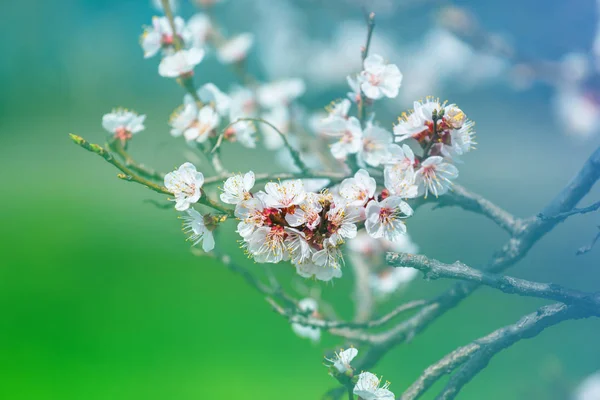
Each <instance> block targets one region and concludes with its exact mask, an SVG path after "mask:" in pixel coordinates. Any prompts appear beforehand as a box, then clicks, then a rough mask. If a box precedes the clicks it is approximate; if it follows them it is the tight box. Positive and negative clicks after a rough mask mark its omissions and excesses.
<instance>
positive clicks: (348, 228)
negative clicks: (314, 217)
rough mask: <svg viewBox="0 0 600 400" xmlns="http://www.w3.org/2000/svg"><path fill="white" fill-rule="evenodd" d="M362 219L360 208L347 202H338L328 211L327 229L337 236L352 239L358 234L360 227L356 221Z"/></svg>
mask: <svg viewBox="0 0 600 400" xmlns="http://www.w3.org/2000/svg"><path fill="white" fill-rule="evenodd" d="M360 219H361V215H360V208H359V207H355V206H349V205H345V204H336V206H335V207H332V208H331V209H330V210H329V211H328V212H327V220H328V221H329V225H328V226H327V229H328V230H329V232H330V233H332V234H335V235H336V238H341V239H352V238H353V237H355V236H356V232H357V231H358V228H357V227H356V223H357V222H359V221H360Z"/></svg>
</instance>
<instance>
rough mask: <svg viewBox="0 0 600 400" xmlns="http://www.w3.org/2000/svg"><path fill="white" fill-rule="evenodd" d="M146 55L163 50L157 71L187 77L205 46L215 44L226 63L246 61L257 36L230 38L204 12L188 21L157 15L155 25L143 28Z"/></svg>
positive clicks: (191, 73)
mask: <svg viewBox="0 0 600 400" xmlns="http://www.w3.org/2000/svg"><path fill="white" fill-rule="evenodd" d="M140 43H141V45H142V49H143V50H144V57H146V58H149V57H153V56H155V55H156V54H159V53H160V54H161V57H162V58H161V62H160V64H159V67H158V72H159V74H160V75H161V76H164V77H167V78H185V77H189V76H191V75H193V72H194V68H195V67H196V65H198V64H199V63H200V62H201V61H202V60H203V58H204V55H205V53H206V49H207V47H209V46H213V47H214V48H215V50H216V54H217V58H218V60H219V61H220V62H221V63H223V64H233V63H239V62H242V61H244V59H245V58H246V56H247V55H248V52H249V51H250V49H251V48H252V46H253V44H254V36H253V35H252V34H250V33H242V34H239V35H237V36H234V37H232V38H229V39H225V38H224V37H222V35H221V34H220V32H219V31H218V29H216V27H215V26H213V23H212V22H211V19H210V18H209V17H208V16H207V15H204V14H201V13H199V14H196V15H194V16H192V17H191V18H190V19H189V20H188V21H187V22H186V21H184V20H183V18H181V17H174V18H173V24H171V23H170V21H169V19H168V18H167V17H154V18H153V19H152V25H150V26H147V27H145V28H144V32H143V34H142V36H141V38H140Z"/></svg>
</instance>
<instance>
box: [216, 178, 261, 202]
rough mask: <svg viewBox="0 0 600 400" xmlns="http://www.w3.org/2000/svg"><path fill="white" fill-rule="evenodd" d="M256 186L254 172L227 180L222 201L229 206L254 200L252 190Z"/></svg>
mask: <svg viewBox="0 0 600 400" xmlns="http://www.w3.org/2000/svg"><path fill="white" fill-rule="evenodd" d="M253 186H254V172H252V171H250V172H248V173H247V174H245V175H241V174H239V175H234V176H232V177H229V178H227V180H226V181H225V184H224V185H223V193H221V196H220V197H221V201H222V202H223V203H227V204H239V203H241V202H242V201H245V200H249V199H251V198H252V194H251V193H250V190H251V189H252V187H253Z"/></svg>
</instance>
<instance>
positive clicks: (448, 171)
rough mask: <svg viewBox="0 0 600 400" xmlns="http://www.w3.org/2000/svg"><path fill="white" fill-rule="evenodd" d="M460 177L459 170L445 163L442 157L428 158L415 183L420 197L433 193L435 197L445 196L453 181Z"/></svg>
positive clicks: (416, 176)
mask: <svg viewBox="0 0 600 400" xmlns="http://www.w3.org/2000/svg"><path fill="white" fill-rule="evenodd" d="M457 177H458V169H457V168H456V167H455V166H454V165H452V164H450V163H447V162H445V161H444V159H443V158H442V157H440V156H432V157H429V158H427V159H426V160H425V161H423V163H422V164H421V167H420V168H419V169H418V170H417V172H416V174H415V183H416V185H417V186H418V188H419V191H418V196H422V195H425V198H427V196H428V195H429V193H430V192H431V193H433V195H434V196H436V197H437V196H441V195H443V194H445V193H446V192H447V191H448V190H449V189H450V187H451V186H452V180H454V179H456V178H457Z"/></svg>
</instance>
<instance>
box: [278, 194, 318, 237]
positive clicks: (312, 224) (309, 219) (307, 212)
mask: <svg viewBox="0 0 600 400" xmlns="http://www.w3.org/2000/svg"><path fill="white" fill-rule="evenodd" d="M322 210H323V207H322V206H321V203H320V202H319V195H317V194H315V193H307V196H306V198H305V199H304V201H303V202H302V203H300V204H299V205H298V206H296V207H295V208H294V210H293V212H290V213H287V214H286V216H285V220H286V222H287V223H288V224H290V226H292V227H298V226H300V225H305V226H306V227H307V228H308V229H310V230H311V231H314V230H315V229H316V228H317V226H318V225H319V224H320V223H321V211H322Z"/></svg>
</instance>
